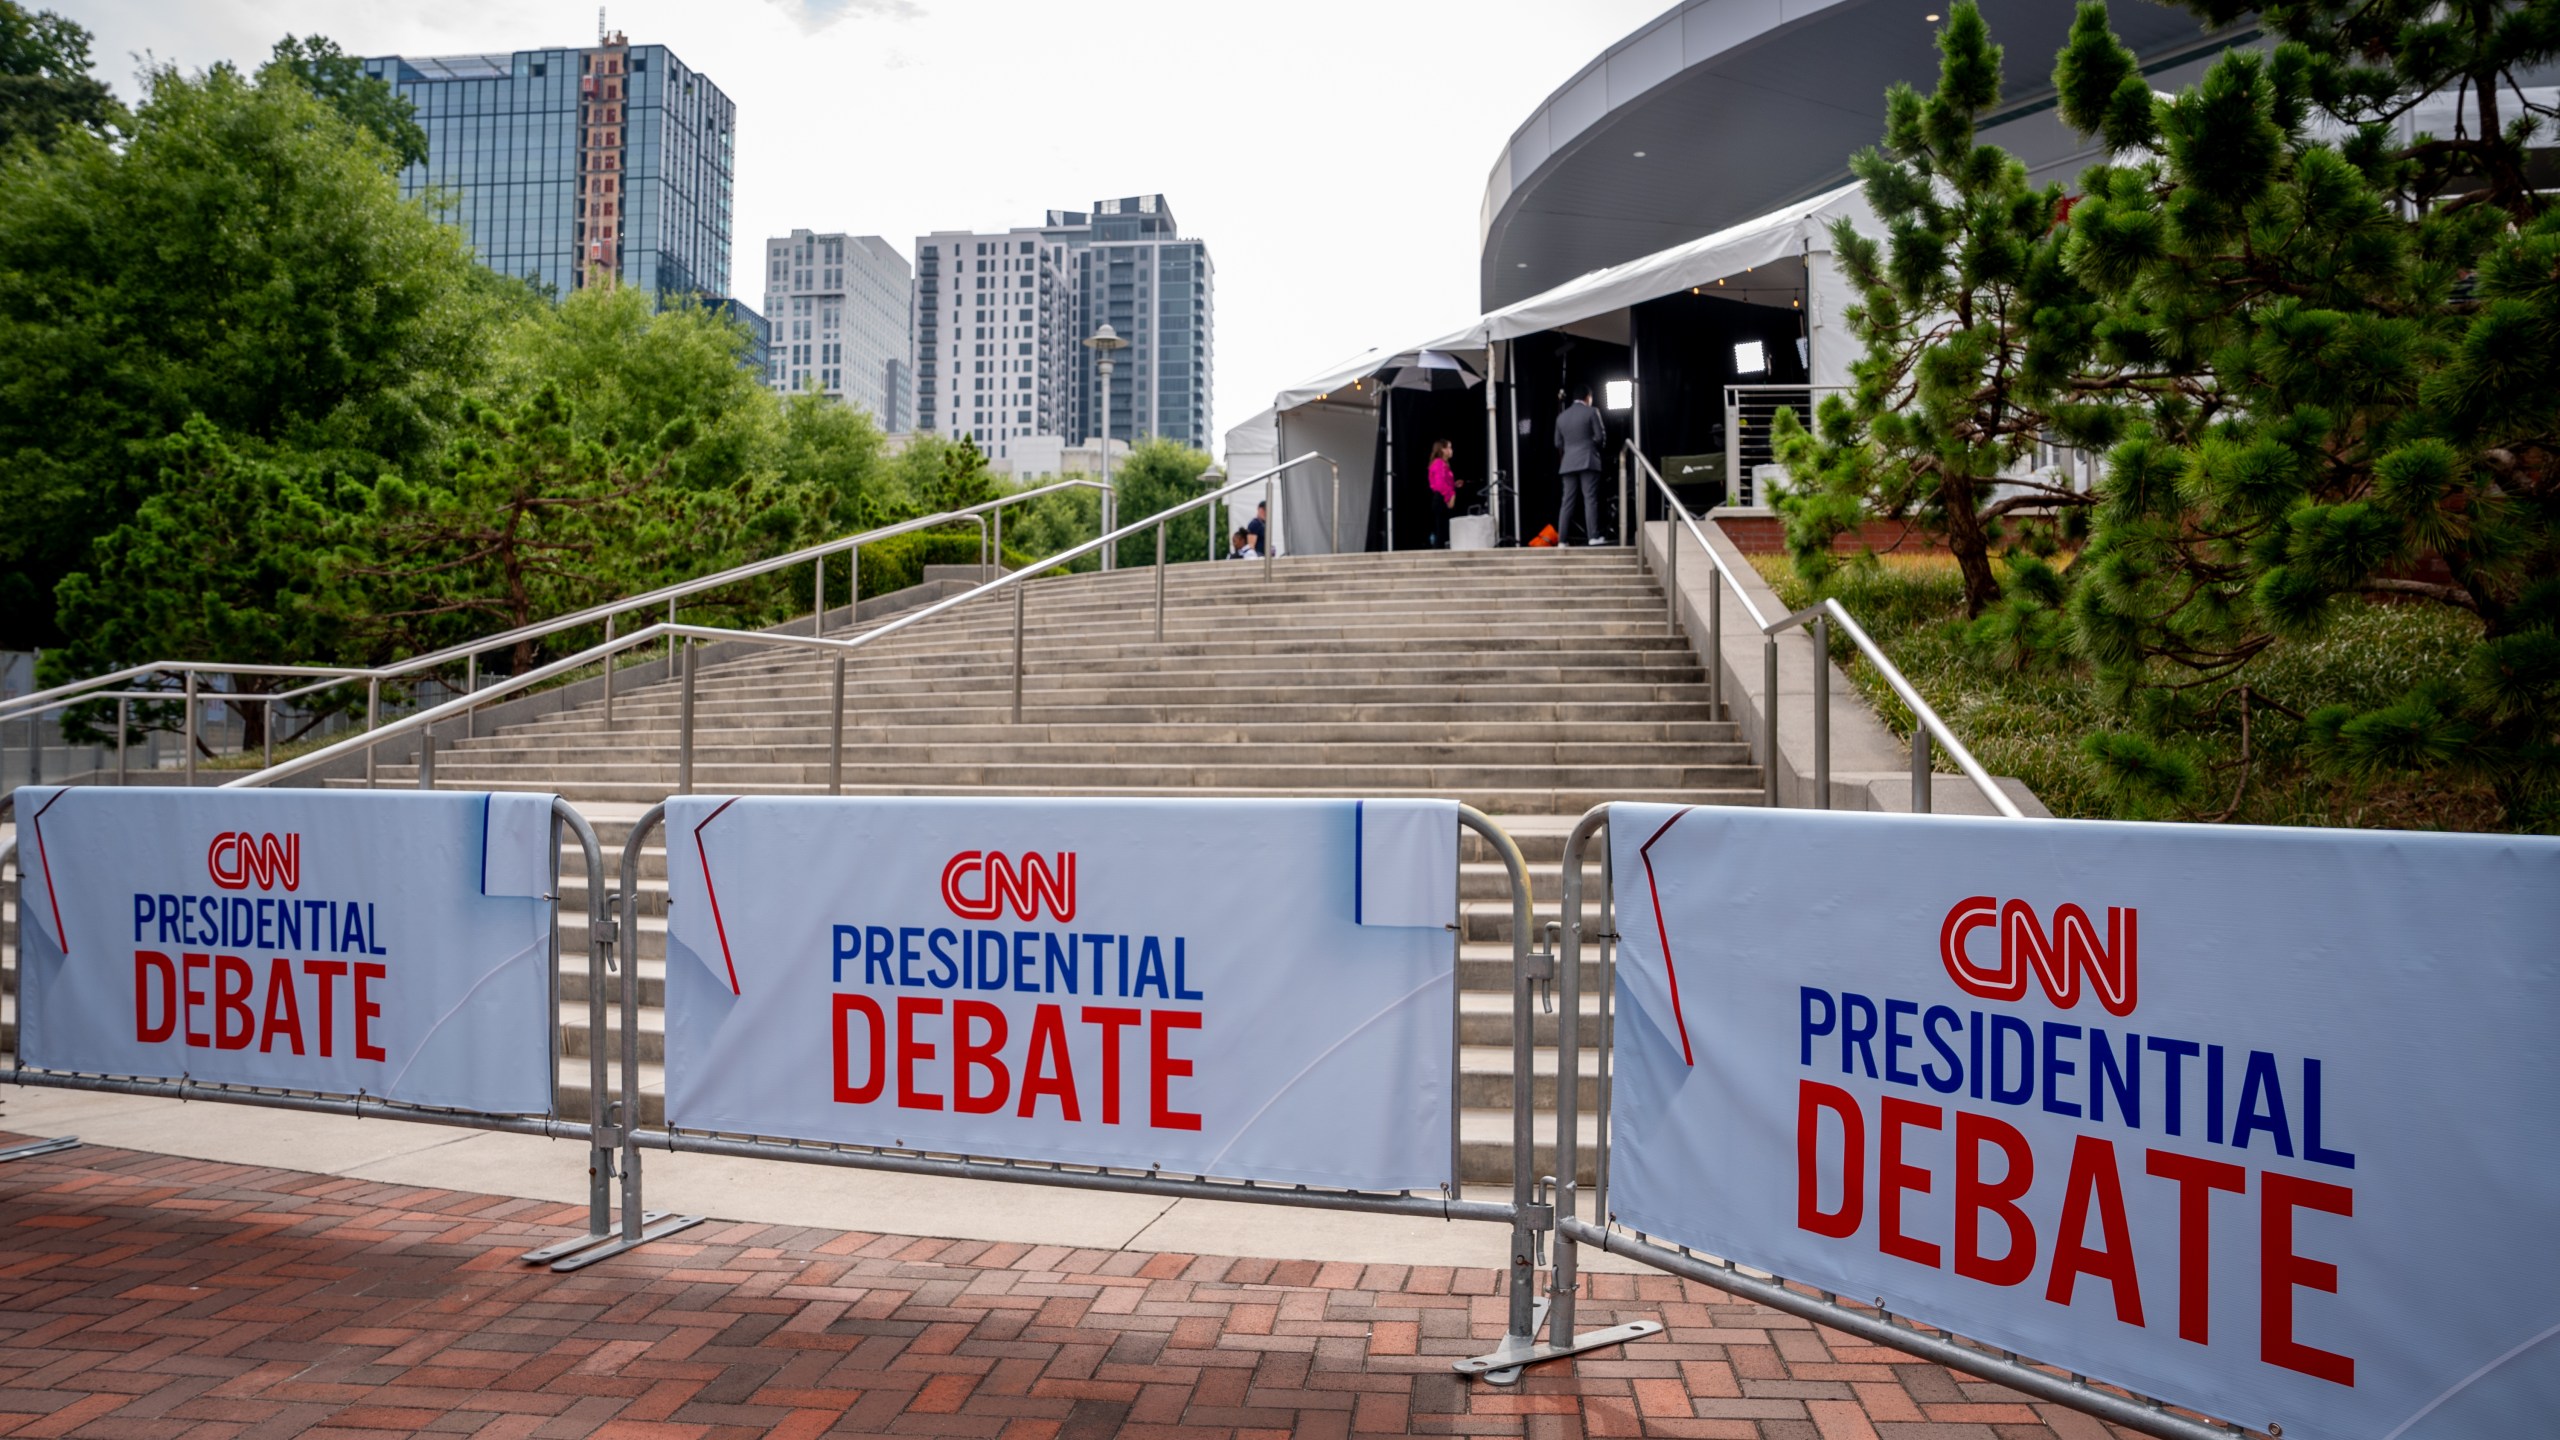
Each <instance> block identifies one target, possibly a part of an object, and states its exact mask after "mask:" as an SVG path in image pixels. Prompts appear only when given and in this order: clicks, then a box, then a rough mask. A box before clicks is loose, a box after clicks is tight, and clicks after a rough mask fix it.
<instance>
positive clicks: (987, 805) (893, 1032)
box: [666, 796, 1458, 1190]
mask: <svg viewBox="0 0 2560 1440" xmlns="http://www.w3.org/2000/svg"><path fill="white" fill-rule="evenodd" d="M1457 819H1458V817H1457V807H1456V805H1455V804H1454V803H1452V802H1423V801H1402V802H1399V801H1375V800H1372V801H1352V800H1138V799H1127V800H1117V799H1092V800H1084V799H1077V800H1063V799H1062V800H1019V799H992V798H991V799H975V798H947V799H908V798H898V797H877V798H869V797H866V798H858V799H857V798H846V799H788V798H770V797H745V798H735V799H732V798H722V797H717V796H686V797H680V798H677V799H673V800H670V801H668V802H667V832H666V833H667V854H668V877H669V886H670V889H669V899H670V906H671V910H670V916H669V931H668V936H669V938H668V963H667V1118H668V1121H669V1123H671V1124H673V1125H676V1126H679V1127H684V1128H689V1129H701V1130H714V1131H721V1132H726V1133H731V1134H751V1135H762V1136H771V1137H781V1138H791V1139H802V1140H813V1141H834V1142H842V1143H848V1144H856V1145H873V1146H881V1147H886V1148H893V1149H905V1150H925V1151H935V1152H941V1153H950V1154H966V1155H978V1156H988V1157H1004V1158H1009V1159H1022V1160H1045V1161H1060V1162H1066V1163H1070V1164H1085V1165H1106V1166H1114V1167H1127V1168H1133V1169H1140V1170H1145V1169H1162V1170H1165V1171H1168V1172H1178V1173H1181V1174H1186V1175H1188V1174H1199V1175H1214V1176H1221V1177H1227V1178H1235V1179H1253V1180H1278V1181H1291V1182H1296V1183H1301V1184H1320V1185H1338V1186H1347V1187H1353V1188H1359V1189H1376V1190H1404V1189H1416V1188H1428V1187H1432V1186H1437V1185H1439V1184H1441V1183H1443V1182H1445V1181H1449V1180H1451V1179H1452V1178H1453V1177H1452V1176H1451V1175H1450V1173H1449V1149H1450V1145H1449V1125H1450V1119H1451V1108H1450V1107H1451V1093H1450V1088H1451V1085H1452V1083H1453V1078H1452V1076H1451V1074H1450V1070H1451V1062H1452V1058H1453V1056H1452V1050H1451V1045H1452V1039H1453V1036H1452V1032H1451V1025H1452V1023H1453V1017H1452V1015H1451V1005H1452V1002H1453V999H1454V996H1453V994H1452V986H1453V985H1454V983H1455V980H1456V974H1455V945H1454V943H1453V940H1454V937H1453V936H1452V935H1451V933H1450V931H1449V929H1448V926H1449V925H1450V924H1451V923H1452V922H1454V921H1455V919H1456V918H1457V905H1456V889H1455V882H1454V876H1455V874H1456V868H1457ZM1416 893H1421V894H1425V895H1428V896H1431V897H1434V898H1435V899H1436V905H1417V904H1415V903H1412V898H1411V897H1412V896H1413V895H1414V894H1416ZM1364 915H1365V916H1366V917H1367V923H1364V922H1363V917H1364Z"/></svg>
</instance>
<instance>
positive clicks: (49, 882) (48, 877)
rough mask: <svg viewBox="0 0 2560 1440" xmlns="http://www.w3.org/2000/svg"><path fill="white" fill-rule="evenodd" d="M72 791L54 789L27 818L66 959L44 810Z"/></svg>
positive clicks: (67, 952)
mask: <svg viewBox="0 0 2560 1440" xmlns="http://www.w3.org/2000/svg"><path fill="white" fill-rule="evenodd" d="M29 728H30V729H32V728H33V727H32V726H30V727H29ZM70 793H71V791H70V790H69V789H68V788H67V787H66V788H64V789H61V790H56V791H54V792H53V799H52V800H47V801H46V802H44V810H38V811H37V812H36V813H35V814H34V815H32V816H30V817H28V820H27V828H28V829H30V830H33V831H35V832H36V860H37V862H38V863H39V864H41V865H43V866H44V898H45V903H46V904H48V905H51V906H52V907H53V938H54V939H56V940H58V941H60V942H61V943H62V958H64V959H65V960H68V959H70V958H71V937H70V936H69V935H66V934H64V933H63V930H62V902H61V901H60V900H59V899H57V898H55V896H54V893H53V857H52V856H51V855H48V854H46V853H45V848H44V811H45V810H50V809H52V808H53V807H54V804H55V802H56V801H59V800H61V799H62V797H63V796H65V795H68V794H70Z"/></svg>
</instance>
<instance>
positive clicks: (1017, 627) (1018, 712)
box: [1013, 532, 1109, 725]
mask: <svg viewBox="0 0 2560 1440" xmlns="http://www.w3.org/2000/svg"><path fill="white" fill-rule="evenodd" d="M1105 533H1108V532H1105ZM1105 553H1106V554H1107V553H1109V552H1108V550H1106V551H1105ZM1022 591H1023V587H1022V586H1021V585H1019V584H1017V585H1015V586H1014V587H1013V723H1014V724H1016V725H1019V724H1021V723H1022Z"/></svg>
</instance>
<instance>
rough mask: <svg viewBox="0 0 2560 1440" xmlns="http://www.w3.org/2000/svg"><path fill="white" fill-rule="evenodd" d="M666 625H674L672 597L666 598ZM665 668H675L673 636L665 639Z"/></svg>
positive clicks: (674, 607)
mask: <svg viewBox="0 0 2560 1440" xmlns="http://www.w3.org/2000/svg"><path fill="white" fill-rule="evenodd" d="M667 623H668V624H670V625H673V624H674V623H676V597H674V596H673V595H670V596H668V597H667ZM667 668H668V669H669V670H673V669H675V668H676V637H674V636H673V635H670V636H668V637H667Z"/></svg>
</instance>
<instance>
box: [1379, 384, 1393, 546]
mask: <svg viewBox="0 0 2560 1440" xmlns="http://www.w3.org/2000/svg"><path fill="white" fill-rule="evenodd" d="M1378 403H1379V404H1381V405H1383V406H1385V407H1386V409H1387V475H1386V480H1387V553H1388V554H1390V555H1392V554H1394V553H1395V548H1396V392H1395V391H1394V390H1393V389H1392V388H1389V389H1382V390H1380V391H1379V392H1378Z"/></svg>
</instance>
